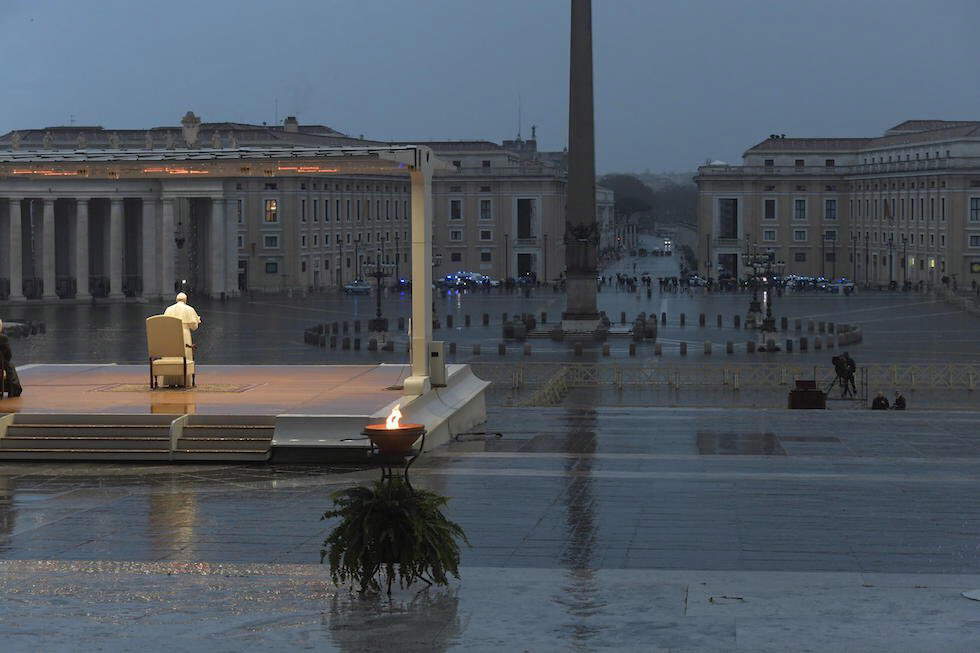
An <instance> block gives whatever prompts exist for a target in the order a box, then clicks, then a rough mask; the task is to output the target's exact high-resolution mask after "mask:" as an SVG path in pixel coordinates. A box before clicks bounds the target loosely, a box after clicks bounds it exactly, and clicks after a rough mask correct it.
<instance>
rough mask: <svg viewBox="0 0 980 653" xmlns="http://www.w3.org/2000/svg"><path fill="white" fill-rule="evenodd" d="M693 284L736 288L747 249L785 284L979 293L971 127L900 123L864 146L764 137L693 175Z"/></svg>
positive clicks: (979, 229) (979, 204)
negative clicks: (725, 279)
mask: <svg viewBox="0 0 980 653" xmlns="http://www.w3.org/2000/svg"><path fill="white" fill-rule="evenodd" d="M695 181H696V182H697V184H698V189H699V196H698V225H699V231H700V240H699V248H698V249H699V252H698V255H699V256H698V258H699V260H700V261H701V266H702V269H701V272H702V273H703V274H708V275H710V276H713V277H722V276H726V275H732V276H737V277H739V278H744V273H743V271H742V269H741V260H740V255H741V254H742V253H743V252H744V251H745V249H746V247H747V246H749V245H757V246H759V247H760V248H763V249H766V250H769V251H772V252H773V253H774V254H775V257H776V259H777V260H778V261H781V262H784V263H785V270H786V273H787V274H800V275H809V276H825V277H828V278H829V277H841V276H844V277H848V278H853V279H854V280H855V281H857V282H858V283H860V284H863V283H865V282H867V283H869V284H872V285H885V284H888V283H890V282H891V281H895V282H896V283H897V284H899V285H901V284H902V283H903V282H904V281H905V280H908V281H910V282H912V283H917V282H919V281H923V282H925V283H937V282H939V281H941V279H942V277H944V276H948V277H949V278H950V279H951V280H955V281H956V282H957V283H958V284H961V285H962V284H966V285H969V284H970V282H971V281H973V280H976V281H978V282H980V121H942V120H909V121H906V122H903V123H901V124H899V125H896V126H895V127H892V128H891V129H889V130H887V131H886V132H885V133H884V134H883V135H882V136H880V137H871V138H846V139H840V138H787V137H785V136H783V135H777V134H773V135H771V136H770V137H769V138H767V139H766V140H764V141H762V142H761V143H759V144H758V145H755V146H753V147H751V148H749V149H748V150H747V151H746V152H745V154H744V155H743V163H742V165H727V164H723V163H721V162H712V163H709V164H707V165H704V166H701V167H700V168H699V169H698V174H697V176H696V178H695Z"/></svg>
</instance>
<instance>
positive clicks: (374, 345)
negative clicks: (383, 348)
mask: <svg viewBox="0 0 980 653" xmlns="http://www.w3.org/2000/svg"><path fill="white" fill-rule="evenodd" d="M368 351H378V339H377V338H370V339H369V340H368Z"/></svg>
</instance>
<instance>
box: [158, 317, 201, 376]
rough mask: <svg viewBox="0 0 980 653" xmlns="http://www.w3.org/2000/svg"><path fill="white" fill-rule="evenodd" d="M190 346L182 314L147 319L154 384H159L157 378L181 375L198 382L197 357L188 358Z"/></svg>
mask: <svg viewBox="0 0 980 653" xmlns="http://www.w3.org/2000/svg"><path fill="white" fill-rule="evenodd" d="M189 347H190V345H188V344H186V343H185V342H184V323H183V322H181V321H180V318H179V317H171V316H169V315H154V316H152V317H148V318H146V349H147V352H148V353H149V357H150V387H151V388H156V387H158V386H159V384H158V383H157V377H160V376H171V377H174V376H177V377H182V378H183V386H184V387H185V388H186V387H187V379H188V378H190V379H191V384H192V385H197V378H196V375H195V373H194V360H193V358H188V356H187V355H188V353H189V351H188V349H189Z"/></svg>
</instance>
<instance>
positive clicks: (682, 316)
mask: <svg viewBox="0 0 980 653" xmlns="http://www.w3.org/2000/svg"><path fill="white" fill-rule="evenodd" d="M680 320H681V326H684V314H683V313H681V316H680Z"/></svg>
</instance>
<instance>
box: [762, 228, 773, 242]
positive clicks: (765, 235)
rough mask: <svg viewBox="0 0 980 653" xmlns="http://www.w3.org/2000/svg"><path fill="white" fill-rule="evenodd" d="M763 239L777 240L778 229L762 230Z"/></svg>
mask: <svg viewBox="0 0 980 653" xmlns="http://www.w3.org/2000/svg"><path fill="white" fill-rule="evenodd" d="M762 240H768V241H773V240H776V230H775V229H764V230H763V231H762Z"/></svg>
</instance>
